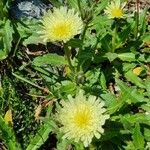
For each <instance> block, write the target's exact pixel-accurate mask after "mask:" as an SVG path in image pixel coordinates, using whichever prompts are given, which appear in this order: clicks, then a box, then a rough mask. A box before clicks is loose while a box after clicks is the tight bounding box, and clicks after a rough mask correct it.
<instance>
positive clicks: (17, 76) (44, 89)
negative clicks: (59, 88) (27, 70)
mask: <svg viewBox="0 0 150 150" xmlns="http://www.w3.org/2000/svg"><path fill="white" fill-rule="evenodd" d="M12 75H13V76H15V77H16V78H18V79H20V80H22V81H24V82H26V83H28V84H30V85H32V86H34V87H36V88H38V89H40V90H42V91H44V92H46V93H49V94H52V93H51V92H50V91H49V90H48V89H47V88H43V87H41V86H39V85H37V84H35V83H33V82H31V81H29V80H27V79H25V78H23V77H21V76H19V75H17V74H15V73H12Z"/></svg>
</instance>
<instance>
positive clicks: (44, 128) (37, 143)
mask: <svg viewBox="0 0 150 150" xmlns="http://www.w3.org/2000/svg"><path fill="white" fill-rule="evenodd" d="M53 124H54V123H53V122H49V123H47V122H46V123H44V124H43V125H41V127H40V130H39V131H37V134H36V135H35V136H34V137H33V139H31V142H30V144H29V145H28V147H27V148H26V150H37V149H38V148H40V147H41V146H42V145H43V144H44V143H45V141H46V140H47V139H48V137H49V134H50V132H51V131H52V129H53Z"/></svg>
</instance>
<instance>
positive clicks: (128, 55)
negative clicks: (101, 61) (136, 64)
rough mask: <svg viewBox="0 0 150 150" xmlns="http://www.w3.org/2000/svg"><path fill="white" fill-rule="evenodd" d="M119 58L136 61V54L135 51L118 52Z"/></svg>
mask: <svg viewBox="0 0 150 150" xmlns="http://www.w3.org/2000/svg"><path fill="white" fill-rule="evenodd" d="M118 58H120V59H121V60H122V61H128V62H131V61H136V57H135V54H133V53H120V54H118Z"/></svg>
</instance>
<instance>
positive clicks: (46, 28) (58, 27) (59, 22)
mask: <svg viewBox="0 0 150 150" xmlns="http://www.w3.org/2000/svg"><path fill="white" fill-rule="evenodd" d="M42 24H43V30H42V32H40V33H41V34H42V38H43V41H44V42H47V41H51V42H57V41H63V42H67V41H69V40H70V39H71V38H73V37H74V36H75V35H77V34H80V33H81V31H82V27H83V23H82V20H81V18H80V17H79V14H78V13H76V12H75V10H74V9H67V7H60V8H54V9H53V11H51V10H49V11H48V12H47V13H46V14H45V15H44V16H43V20H42Z"/></svg>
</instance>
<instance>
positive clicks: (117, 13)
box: [111, 8, 123, 18]
mask: <svg viewBox="0 0 150 150" xmlns="http://www.w3.org/2000/svg"><path fill="white" fill-rule="evenodd" d="M111 14H112V16H113V17H116V18H121V17H122V16H123V11H122V9H120V8H114V9H112V11H111Z"/></svg>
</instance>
